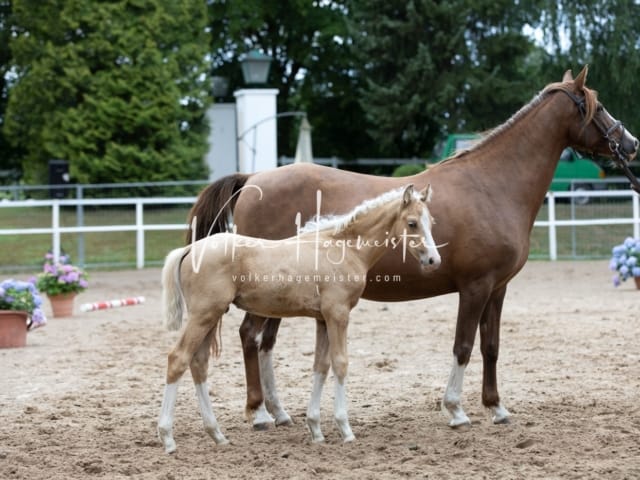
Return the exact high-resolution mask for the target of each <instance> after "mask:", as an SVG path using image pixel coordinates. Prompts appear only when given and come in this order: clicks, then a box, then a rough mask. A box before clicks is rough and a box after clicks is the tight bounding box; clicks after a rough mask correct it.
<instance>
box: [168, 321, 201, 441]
mask: <svg viewBox="0 0 640 480" xmlns="http://www.w3.org/2000/svg"><path fill="white" fill-rule="evenodd" d="M212 328H213V323H212V322H208V321H206V320H203V321H202V322H192V321H189V322H188V323H187V326H186V327H185V329H184V331H183V332H182V336H181V337H180V340H178V344H177V345H176V346H175V347H174V348H173V350H171V352H170V353H169V356H168V362H167V364H168V365H167V380H166V385H165V388H164V397H163V398H162V407H161V410H160V417H159V419H158V436H159V437H160V440H161V441H162V443H163V445H164V449H165V451H166V452H167V453H172V452H174V451H175V449H176V442H175V441H174V439H173V417H174V410H175V405H176V397H177V392H178V380H180V378H181V377H182V375H183V374H184V372H185V370H186V369H187V368H188V367H189V364H190V363H191V360H192V358H193V356H194V354H195V352H196V351H197V350H198V348H199V347H200V345H201V344H202V343H203V341H204V339H205V337H206V336H207V334H208V333H209V331H211V329H212ZM207 346H208V344H207Z"/></svg>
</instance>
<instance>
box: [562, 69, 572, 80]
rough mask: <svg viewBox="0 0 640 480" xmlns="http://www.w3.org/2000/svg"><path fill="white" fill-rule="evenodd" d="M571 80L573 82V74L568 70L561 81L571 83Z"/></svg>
mask: <svg viewBox="0 0 640 480" xmlns="http://www.w3.org/2000/svg"><path fill="white" fill-rule="evenodd" d="M572 80H573V73H571V69H569V70H567V71H566V72H564V75H563V76H562V81H563V82H571V81H572Z"/></svg>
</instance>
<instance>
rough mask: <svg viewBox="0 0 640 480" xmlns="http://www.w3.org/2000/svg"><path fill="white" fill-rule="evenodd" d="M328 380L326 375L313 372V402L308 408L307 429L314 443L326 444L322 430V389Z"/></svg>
mask: <svg viewBox="0 0 640 480" xmlns="http://www.w3.org/2000/svg"><path fill="white" fill-rule="evenodd" d="M326 379H327V374H326V373H319V372H313V388H312V389H311V400H309V406H308V407H307V427H309V431H310V432H311V441H312V442H324V435H323V434H322V431H321V430H320V400H321V399H322V387H324V382H325V380H326Z"/></svg>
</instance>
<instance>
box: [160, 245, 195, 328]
mask: <svg viewBox="0 0 640 480" xmlns="http://www.w3.org/2000/svg"><path fill="white" fill-rule="evenodd" d="M188 251H189V248H188V247H186V248H176V249H175V250H172V251H171V252H169V255H167V258H166V260H165V261H164V267H162V307H163V314H164V326H165V327H166V328H167V330H179V329H180V327H181V326H182V316H183V309H184V299H183V295H182V287H181V286H180V265H181V263H182V259H183V258H184V256H185V254H186V253H188Z"/></svg>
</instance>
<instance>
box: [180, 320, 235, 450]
mask: <svg viewBox="0 0 640 480" xmlns="http://www.w3.org/2000/svg"><path fill="white" fill-rule="evenodd" d="M212 335H215V331H214V330H212V331H210V332H209V333H208V335H207V336H206V338H205V339H204V341H203V342H202V344H201V345H200V348H198V351H197V352H196V354H195V355H194V356H193V359H192V360H191V365H190V368H191V376H192V377H193V384H194V385H195V387H196V396H197V397H198V406H199V407H200V414H201V415H202V422H203V423H204V430H205V431H206V432H207V433H208V434H209V436H210V437H211V438H213V440H214V441H215V442H216V443H217V444H219V445H220V444H227V443H229V441H228V440H227V439H226V438H225V436H224V435H223V434H222V432H221V431H220V427H219V426H218V421H217V420H216V416H215V414H214V413H213V408H212V406H211V399H210V398H209V388H208V386H207V369H208V367H209V351H210V347H211V337H212Z"/></svg>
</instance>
